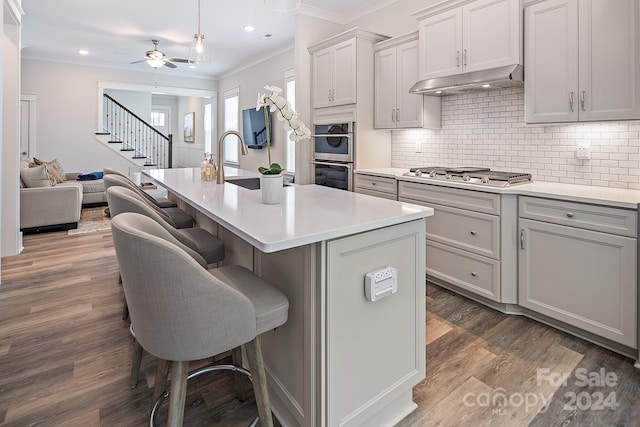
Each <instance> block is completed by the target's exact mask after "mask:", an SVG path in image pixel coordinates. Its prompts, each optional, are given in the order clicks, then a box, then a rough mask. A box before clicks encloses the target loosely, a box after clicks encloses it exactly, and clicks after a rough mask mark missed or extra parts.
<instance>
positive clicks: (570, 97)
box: [569, 91, 573, 111]
mask: <svg viewBox="0 0 640 427" xmlns="http://www.w3.org/2000/svg"><path fill="white" fill-rule="evenodd" d="M569 107H570V108H571V111H573V91H572V92H571V93H570V94H569Z"/></svg>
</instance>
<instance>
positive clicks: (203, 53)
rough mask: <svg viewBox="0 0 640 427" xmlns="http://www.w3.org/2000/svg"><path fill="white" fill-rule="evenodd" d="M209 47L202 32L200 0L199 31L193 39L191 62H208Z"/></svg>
mask: <svg viewBox="0 0 640 427" xmlns="http://www.w3.org/2000/svg"><path fill="white" fill-rule="evenodd" d="M210 61H211V60H210V58H209V49H208V48H207V44H206V43H205V40H204V34H202V33H200V0H198V32H197V34H194V35H193V40H191V50H190V51H189V64H190V65H197V64H208V63H209V62H210Z"/></svg>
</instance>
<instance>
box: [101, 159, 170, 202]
mask: <svg viewBox="0 0 640 427" xmlns="http://www.w3.org/2000/svg"><path fill="white" fill-rule="evenodd" d="M102 173H103V174H104V175H116V176H119V177H121V178H122V184H123V186H124V185H125V183H126V184H128V185H127V188H129V189H131V190H133V191H135V192H136V193H138V194H139V195H141V196H142V197H144V198H145V199H146V200H148V201H149V202H151V203H153V204H154V205H156V206H158V207H159V208H174V207H176V206H178V205H177V204H176V203H175V202H174V201H173V200H170V199H169V198H167V197H164V196H152V195H151V194H149V193H147V192H146V191H144V190H143V189H141V188H140V187H138V186H137V185H136V183H135V182H133V181H132V180H131V179H130V178H129V177H128V176H126V175H125V174H123V173H122V172H120V171H117V170H115V169H111V168H104V169H102Z"/></svg>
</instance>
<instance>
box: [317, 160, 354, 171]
mask: <svg viewBox="0 0 640 427" xmlns="http://www.w3.org/2000/svg"><path fill="white" fill-rule="evenodd" d="M311 163H312V164H314V165H323V166H339V167H343V168H347V169H351V168H352V167H353V165H352V164H351V163H337V162H319V161H317V160H311Z"/></svg>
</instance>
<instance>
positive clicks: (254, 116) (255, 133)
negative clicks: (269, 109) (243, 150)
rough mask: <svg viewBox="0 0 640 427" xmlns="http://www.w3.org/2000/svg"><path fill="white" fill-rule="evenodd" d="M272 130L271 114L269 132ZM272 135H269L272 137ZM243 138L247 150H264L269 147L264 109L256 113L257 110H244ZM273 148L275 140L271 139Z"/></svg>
mask: <svg viewBox="0 0 640 427" xmlns="http://www.w3.org/2000/svg"><path fill="white" fill-rule="evenodd" d="M271 129H272V122H271V114H269V130H271ZM271 136H272V135H269V137H271ZM242 137H243V138H244V143H245V144H247V148H262V147H266V146H267V129H266V124H265V121H264V107H262V108H260V110H259V111H256V109H255V108H247V109H246V110H242ZM271 145H272V146H273V138H271Z"/></svg>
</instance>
